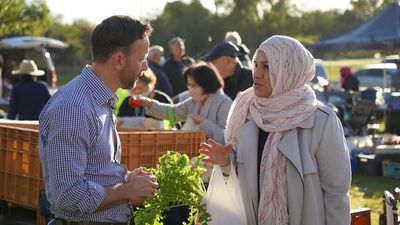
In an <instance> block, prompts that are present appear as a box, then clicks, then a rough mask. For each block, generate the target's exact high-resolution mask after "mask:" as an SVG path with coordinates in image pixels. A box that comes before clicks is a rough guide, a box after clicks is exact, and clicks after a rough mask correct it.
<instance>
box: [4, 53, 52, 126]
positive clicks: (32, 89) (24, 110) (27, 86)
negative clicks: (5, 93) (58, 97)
mask: <svg viewBox="0 0 400 225" xmlns="http://www.w3.org/2000/svg"><path fill="white" fill-rule="evenodd" d="M12 74H13V75H14V76H20V80H21V81H20V82H19V83H18V84H16V85H15V87H13V89H12V91H11V99H10V105H9V109H8V114H7V118H8V119H19V120H37V119H38V118H39V114H40V112H41V111H42V109H43V107H44V106H45V105H46V103H47V101H48V100H49V99H50V93H49V90H48V89H47V86H46V85H45V84H43V83H41V82H39V81H37V80H36V77H38V76H43V75H44V71H43V70H38V68H37V66H36V64H35V62H34V61H33V60H27V59H24V60H22V62H21V64H20V65H19V69H18V70H13V71H12Z"/></svg>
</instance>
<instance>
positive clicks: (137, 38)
mask: <svg viewBox="0 0 400 225" xmlns="http://www.w3.org/2000/svg"><path fill="white" fill-rule="evenodd" d="M151 31H152V27H151V26H150V24H147V23H143V22H141V21H139V20H136V19H134V18H131V17H128V16H111V17H109V18H107V19H105V20H103V21H102V22H101V23H100V24H99V25H97V26H96V27H95V29H94V30H93V32H92V35H91V49H92V60H93V63H92V64H91V65H86V66H85V67H84V68H83V70H82V72H81V74H80V75H79V76H77V77H75V78H74V79H73V80H71V81H70V82H68V83H67V84H66V85H64V86H63V87H62V88H60V89H59V90H58V91H57V92H56V93H55V94H54V95H53V97H52V98H51V99H50V100H49V101H48V103H47V104H46V106H45V107H44V109H43V111H42V113H41V114H40V117H39V144H38V145H39V152H40V160H41V165H42V168H43V177H44V181H45V188H46V194H47V198H48V200H49V202H50V203H51V207H50V209H51V212H52V213H54V214H55V217H56V219H55V220H53V221H52V222H50V223H52V224H91V225H122V224H125V225H126V224H128V222H129V221H130V219H131V218H132V207H136V206H140V205H141V204H143V202H144V201H145V200H147V199H149V198H151V197H153V195H154V192H155V191H156V189H157V188H158V183H157V181H156V177H155V176H154V175H152V174H149V173H146V172H144V171H143V169H142V168H136V169H134V170H133V171H129V170H128V169H127V168H126V166H124V165H122V164H121V153H122V151H121V143H120V140H119V138H118V133H117V131H116V118H115V116H114V114H113V108H114V106H115V102H116V101H117V97H116V95H115V94H114V93H115V91H116V90H117V88H119V87H122V88H124V89H130V88H132V87H133V86H134V84H135V82H136V80H137V78H138V77H139V76H140V75H141V74H142V72H143V71H144V70H146V69H147V61H146V54H147V52H148V49H149V36H150V34H151ZM110 34H112V35H110Z"/></svg>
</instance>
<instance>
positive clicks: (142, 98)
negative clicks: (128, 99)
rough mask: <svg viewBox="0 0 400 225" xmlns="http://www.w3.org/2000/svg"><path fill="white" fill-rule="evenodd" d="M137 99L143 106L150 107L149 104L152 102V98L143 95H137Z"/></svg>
mask: <svg viewBox="0 0 400 225" xmlns="http://www.w3.org/2000/svg"><path fill="white" fill-rule="evenodd" d="M137 99H139V101H140V102H141V106H144V107H146V108H151V105H152V104H153V99H151V98H148V97H145V96H141V95H140V96H137Z"/></svg>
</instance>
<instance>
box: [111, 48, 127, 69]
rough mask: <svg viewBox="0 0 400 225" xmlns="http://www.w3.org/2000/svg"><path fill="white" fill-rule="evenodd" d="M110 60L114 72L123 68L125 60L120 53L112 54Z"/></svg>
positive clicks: (123, 55)
mask: <svg viewBox="0 0 400 225" xmlns="http://www.w3.org/2000/svg"><path fill="white" fill-rule="evenodd" d="M111 58H112V63H113V66H114V69H115V70H122V69H123V68H124V67H125V64H126V58H125V54H124V53H123V52H122V51H116V52H114V53H113V54H112V56H111Z"/></svg>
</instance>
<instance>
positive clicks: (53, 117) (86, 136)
mask: <svg viewBox="0 0 400 225" xmlns="http://www.w3.org/2000/svg"><path fill="white" fill-rule="evenodd" d="M89 114H90V112H88V111H85V110H84V109H83V108H80V107H79V106H76V105H68V106H65V107H58V108H56V109H55V110H52V111H51V112H48V113H47V115H46V117H48V118H46V120H47V121H51V123H48V126H49V127H48V131H50V132H49V133H48V134H47V139H46V141H45V143H44V144H43V147H44V149H43V150H44V151H45V154H46V156H47V157H46V159H45V163H46V166H47V171H48V182H49V184H48V185H47V187H48V188H49V190H48V191H50V196H52V197H51V199H50V201H51V204H52V207H54V208H55V209H56V210H57V211H64V212H68V213H74V214H86V213H92V212H94V211H95V210H96V209H97V208H98V207H99V205H100V204H101V202H102V201H103V199H104V196H105V190H104V187H103V186H101V185H99V184H96V183H94V182H91V181H88V180H87V179H86V178H85V171H86V168H87V157H88V151H89V149H90V146H91V145H92V144H93V141H94V139H95V135H94V134H95V133H96V132H94V131H95V130H96V129H97V127H96V125H97V121H94V119H93V118H95V117H93V116H89ZM72 117H73V118H72ZM60 118H61V119H60Z"/></svg>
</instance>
